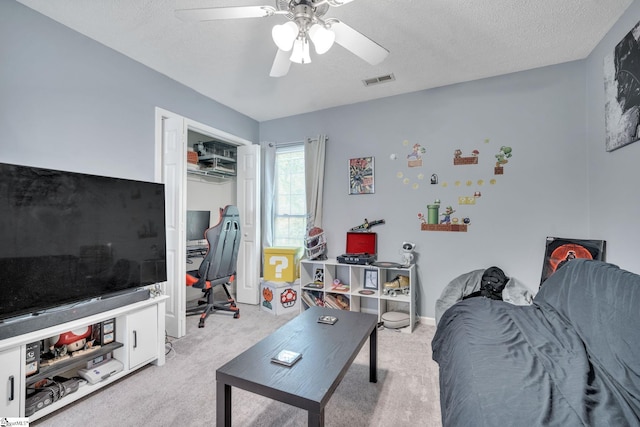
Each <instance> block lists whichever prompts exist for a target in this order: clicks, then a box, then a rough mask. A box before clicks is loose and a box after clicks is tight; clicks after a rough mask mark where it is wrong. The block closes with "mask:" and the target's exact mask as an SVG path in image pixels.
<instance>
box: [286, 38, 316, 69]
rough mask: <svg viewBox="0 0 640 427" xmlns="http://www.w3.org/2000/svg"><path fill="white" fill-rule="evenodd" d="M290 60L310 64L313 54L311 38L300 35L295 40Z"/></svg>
mask: <svg viewBox="0 0 640 427" xmlns="http://www.w3.org/2000/svg"><path fill="white" fill-rule="evenodd" d="M289 61H291V62H295V63H296V64H309V63H310V62H311V56H309V39H307V38H306V37H298V38H296V40H295V41H294V42H293V49H292V50H291V56H290V57H289Z"/></svg>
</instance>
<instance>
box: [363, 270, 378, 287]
mask: <svg viewBox="0 0 640 427" xmlns="http://www.w3.org/2000/svg"><path fill="white" fill-rule="evenodd" d="M364 288H365V289H371V290H376V291H377V290H378V270H374V269H367V270H365V271H364Z"/></svg>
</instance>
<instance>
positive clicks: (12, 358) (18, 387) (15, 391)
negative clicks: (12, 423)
mask: <svg viewBox="0 0 640 427" xmlns="http://www.w3.org/2000/svg"><path fill="white" fill-rule="evenodd" d="M20 366H24V358H21V357H20V347H16V348H12V349H9V350H5V351H2V352H0V381H1V382H2V386H1V387H0V399H1V400H2V402H1V403H0V416H2V417H20V400H21V399H22V396H23V395H24V391H23V387H22V386H23V374H21V372H20Z"/></svg>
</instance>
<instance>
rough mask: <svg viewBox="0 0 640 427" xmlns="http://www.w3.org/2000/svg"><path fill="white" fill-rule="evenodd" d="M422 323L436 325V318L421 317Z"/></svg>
mask: <svg viewBox="0 0 640 427" xmlns="http://www.w3.org/2000/svg"><path fill="white" fill-rule="evenodd" d="M420 323H422V324H423V325H428V326H436V319H435V318H434V317H420Z"/></svg>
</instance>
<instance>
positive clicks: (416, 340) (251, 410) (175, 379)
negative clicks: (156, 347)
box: [31, 304, 442, 427]
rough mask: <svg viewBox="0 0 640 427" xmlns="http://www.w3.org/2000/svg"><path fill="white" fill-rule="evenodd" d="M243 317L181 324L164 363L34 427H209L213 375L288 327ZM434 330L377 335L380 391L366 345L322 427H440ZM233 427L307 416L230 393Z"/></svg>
mask: <svg viewBox="0 0 640 427" xmlns="http://www.w3.org/2000/svg"><path fill="white" fill-rule="evenodd" d="M240 307H241V316H240V318H239V319H233V317H232V316H231V315H229V313H216V314H213V315H211V316H210V317H209V319H208V320H207V324H206V327H205V328H203V329H199V328H198V327H197V324H198V317H197V316H192V317H188V318H187V335H186V336H184V337H182V338H180V339H172V338H169V339H168V342H169V343H168V345H167V351H168V354H167V362H166V364H165V365H164V366H162V367H156V366H148V367H145V368H143V369H141V370H139V371H137V372H136V373H134V374H132V375H129V376H127V377H125V378H123V379H121V380H119V381H117V382H115V383H114V384H112V385H110V386H108V387H106V388H104V389H103V390H101V391H99V392H97V393H93V394H92V395H90V396H87V397H85V398H83V399H81V400H79V401H78V402H76V403H74V404H71V405H69V406H67V407H65V408H64V409H62V410H60V411H57V412H55V413H53V414H51V415H49V416H47V417H45V418H43V419H41V420H38V421H35V422H32V423H31V425H32V426H36V425H37V426H40V427H45V426H56V427H57V426H61V425H64V426H65V427H74V426H78V427H84V426H87V425H89V426H92V427H102V426H105V427H106V426H213V425H215V420H216V404H215V402H216V381H215V371H216V369H217V368H218V367H219V366H221V365H223V364H224V363H226V362H227V361H229V360H230V359H232V358H233V357H235V356H236V355H237V354H239V353H241V352H242V351H244V350H246V349H247V348H249V347H250V346H251V345H253V344H254V343H255V342H257V341H259V340H260V339H262V338H264V337H266V336H267V335H269V334H270V333H271V332H272V331H274V330H275V329H277V328H278V327H280V326H281V325H283V324H284V323H286V322H287V321H289V320H290V319H292V318H293V316H294V315H292V314H286V315H281V316H273V315H271V314H269V313H266V312H264V311H261V310H260V308H259V307H258V306H251V305H242V304H241V305H240ZM434 333H435V327H434V326H428V325H421V324H419V325H417V326H416V329H415V330H414V332H413V334H405V333H399V332H397V331H393V330H389V329H386V330H385V329H381V330H379V332H378V383H376V384H373V383H370V382H369V380H368V379H369V371H368V369H369V359H368V357H369V346H368V345H366V344H365V345H364V347H363V349H362V350H361V352H360V353H359V354H358V356H357V358H356V359H355V361H354V363H353V365H352V366H351V367H350V368H349V371H348V372H347V374H346V375H345V377H344V379H343V380H342V382H341V383H340V385H339V386H338V388H337V390H336V392H335V393H334V395H333V397H332V398H331V400H330V401H329V403H328V404H327V407H326V409H325V425H326V426H329V427H331V426H335V427H340V426H345V427H346V426H348V427H357V426H363V427H364V426H380V427H382V426H385V427H387V426H394V427H401V426H422V427H431V426H433V427H440V426H441V425H442V424H441V421H440V401H439V391H438V366H437V364H436V363H435V362H434V361H433V360H432V359H431V339H432V338H433V334H434ZM232 396H233V397H232V402H233V408H232V419H233V425H234V426H242V427H245V426H273V427H282V426H305V425H306V424H307V412H306V411H304V410H301V409H298V408H295V407H292V406H289V405H286V404H284V403H280V402H276V401H273V400H271V399H267V398H264V397H262V396H258V395H255V394H252V393H249V392H245V391H243V390H239V389H235V388H234V389H232Z"/></svg>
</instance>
